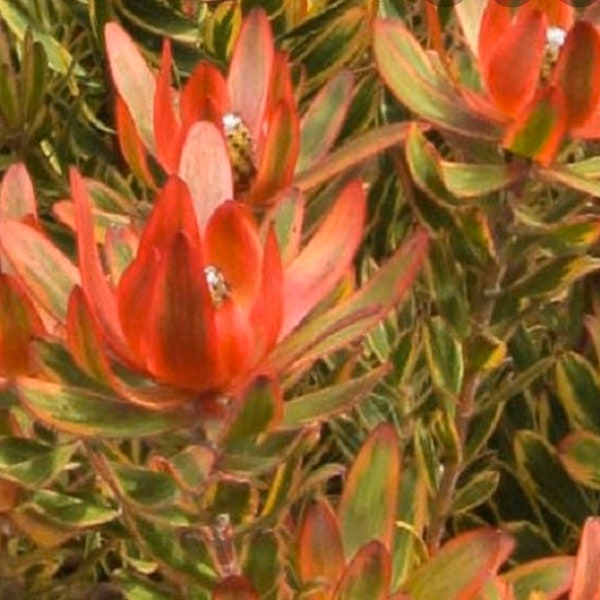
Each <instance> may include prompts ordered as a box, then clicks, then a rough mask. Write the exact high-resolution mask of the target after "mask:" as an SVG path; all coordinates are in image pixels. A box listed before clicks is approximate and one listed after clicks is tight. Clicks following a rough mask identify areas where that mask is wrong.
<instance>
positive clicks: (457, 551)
mask: <svg viewBox="0 0 600 600" xmlns="http://www.w3.org/2000/svg"><path fill="white" fill-rule="evenodd" d="M513 547H514V542H513V540H512V538H511V537H510V536H509V535H508V534H506V533H504V532H502V531H498V530H495V529H491V528H485V529H478V530H475V531H471V532H469V533H463V534H461V535H459V536H457V537H455V538H453V539H452V540H451V541H450V542H448V543H447V544H446V545H445V546H444V547H443V548H442V549H441V550H440V551H439V552H438V553H437V554H436V555H435V556H433V557H432V558H431V559H430V560H429V561H428V562H427V563H425V564H424V565H423V566H422V567H421V568H420V569H418V570H417V571H416V572H415V574H414V575H413V576H412V577H411V578H410V580H409V582H408V583H407V585H406V589H407V591H408V592H409V595H410V598H411V600H439V598H448V599H450V598H453V599H456V600H459V599H462V598H465V599H466V598H475V597H477V596H476V594H477V593H478V592H479V591H480V590H481V589H482V587H483V586H484V585H485V584H486V582H488V581H489V580H490V579H493V577H494V575H495V574H496V573H497V571H498V569H499V568H500V566H501V565H502V563H503V562H504V561H505V560H506V559H507V558H508V556H509V555H510V553H511V551H512V549H513Z"/></svg>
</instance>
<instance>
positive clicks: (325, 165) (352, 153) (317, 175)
mask: <svg viewBox="0 0 600 600" xmlns="http://www.w3.org/2000/svg"><path fill="white" fill-rule="evenodd" d="M409 125H410V124H408V123H393V124H391V125H384V126H383V127H379V128H378V129H375V130H373V131H369V132H368V133H365V134H364V135H361V136H359V137H357V138H354V139H353V140H350V141H349V142H346V143H345V144H344V145H343V146H341V147H340V148H338V149H336V150H334V151H333V152H331V153H330V154H329V155H328V156H326V157H325V158H323V160H320V161H319V162H318V163H317V164H315V165H313V166H311V167H309V168H308V169H306V170H304V171H302V172H301V173H298V174H297V175H296V177H295V179H294V181H293V185H294V186H295V187H297V188H298V189H300V190H302V191H308V190H310V189H312V188H314V187H317V186H318V185H322V184H324V183H329V182H330V181H331V180H332V179H333V178H334V177H336V176H337V175H340V174H341V173H343V172H345V171H347V170H348V169H351V168H356V167H357V166H358V165H360V164H361V163H363V162H364V161H366V160H367V159H370V158H373V157H374V156H376V155H377V154H379V153H380V152H383V151H384V150H387V149H388V148H391V147H392V146H395V145H397V144H401V143H403V142H404V140H405V139H406V136H407V134H408V130H409Z"/></svg>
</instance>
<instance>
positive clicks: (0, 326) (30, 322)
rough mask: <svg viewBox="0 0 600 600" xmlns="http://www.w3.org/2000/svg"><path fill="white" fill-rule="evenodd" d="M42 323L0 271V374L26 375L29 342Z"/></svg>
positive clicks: (28, 369) (9, 279) (29, 304)
mask: <svg viewBox="0 0 600 600" xmlns="http://www.w3.org/2000/svg"><path fill="white" fill-rule="evenodd" d="M43 333H44V326H43V324H42V321H41V320H40V318H39V316H38V315H37V313H36V312H35V309H34V307H33V305H32V303H31V301H30V300H29V299H28V298H27V296H26V295H25V294H24V292H23V290H22V289H21V286H19V285H18V283H17V282H16V281H15V280H14V279H13V278H12V277H10V276H8V275H5V274H3V273H0V376H1V377H10V376H14V375H24V374H28V373H29V371H30V370H31V367H32V361H31V353H30V348H29V345H30V342H31V340H32V338H33V336H35V335H41V334H43Z"/></svg>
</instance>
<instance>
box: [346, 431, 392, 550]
mask: <svg viewBox="0 0 600 600" xmlns="http://www.w3.org/2000/svg"><path fill="white" fill-rule="evenodd" d="M399 483H400V451H399V448H398V436H397V434H396V431H395V429H394V428H393V427H392V426H391V425H389V424H386V423H383V424H381V425H379V426H377V427H376V428H375V429H374V430H373V431H372V432H371V434H370V435H369V437H368V438H367V440H366V442H365V443H364V444H363V446H362V447H361V449H360V450H359V452H358V454H357V456H356V458H355V459H354V462H353V463H352V466H351V467H350V472H349V473H348V478H347V480H346V484H345V486H344V491H343V492H342V497H341V499H340V504H339V507H338V520H339V523H340V530H341V534H342V543H343V546H344V554H345V556H347V557H350V556H354V553H355V552H356V551H357V550H358V549H359V548H360V547H361V546H363V545H365V544H367V543H369V542H372V541H379V542H381V543H383V544H384V545H385V546H386V547H387V548H389V547H390V545H391V542H392V536H393V530H394V518H395V515H396V498H397V494H398V486H399Z"/></svg>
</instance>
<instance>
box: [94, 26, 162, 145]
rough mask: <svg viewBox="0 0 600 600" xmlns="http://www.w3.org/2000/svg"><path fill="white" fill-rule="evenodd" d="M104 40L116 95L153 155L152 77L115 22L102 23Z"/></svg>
mask: <svg viewBox="0 0 600 600" xmlns="http://www.w3.org/2000/svg"><path fill="white" fill-rule="evenodd" d="M104 38H105V41H106V53H107V56H108V63H109V66H110V71H111V74H112V79H113V82H114V84H115V86H116V88H117V92H118V93H119V96H121V98H122V99H123V101H124V102H125V105H126V106H127V108H128V110H129V112H130V114H131V116H132V118H133V122H134V123H135V126H136V129H137V131H138V133H139V135H140V137H141V138H142V140H143V142H144V145H145V146H146V148H148V150H150V151H151V152H152V153H154V131H153V126H154V110H153V102H154V95H155V92H156V82H155V79H154V75H153V73H152V71H150V69H149V68H148V65H147V64H146V61H145V60H144V57H143V56H142V55H141V53H140V51H139V50H138V48H137V46H136V45H135V43H134V42H133V40H132V39H131V38H130V37H129V34H127V33H126V32H125V30H124V29H123V28H122V27H121V26H120V25H119V24H118V23H114V22H112V23H107V24H106V27H105V29H104Z"/></svg>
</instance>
